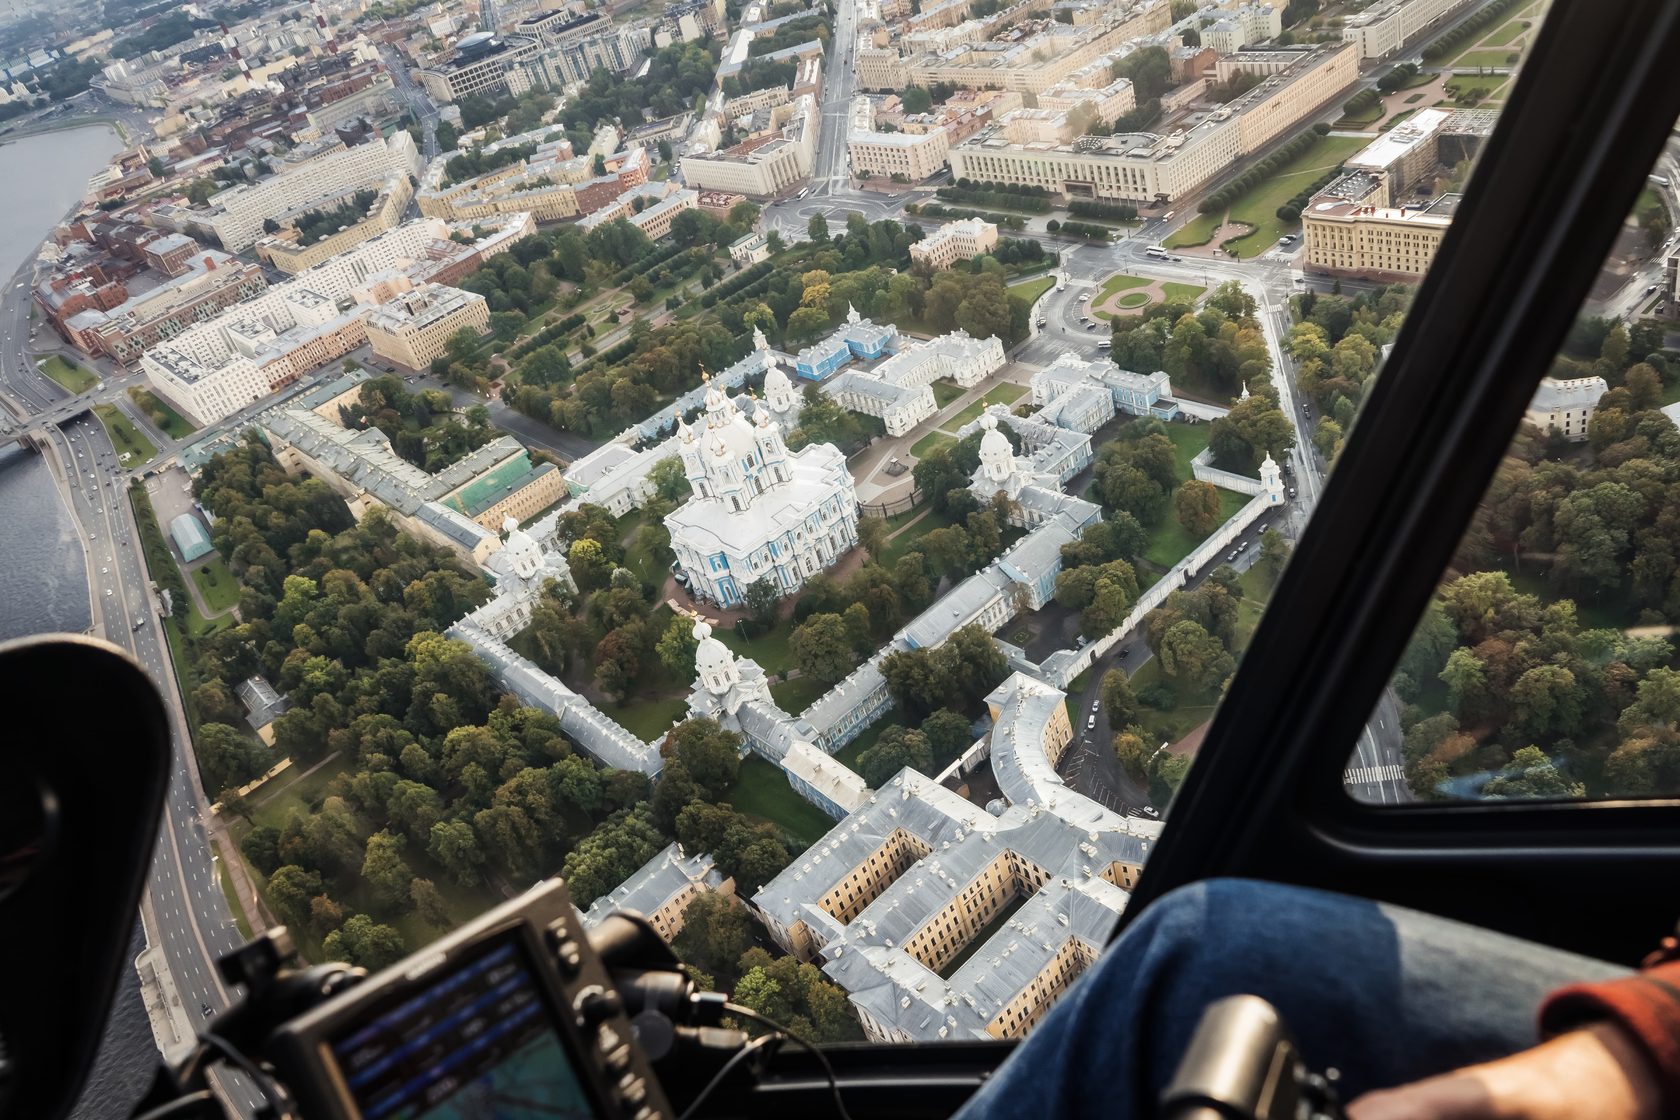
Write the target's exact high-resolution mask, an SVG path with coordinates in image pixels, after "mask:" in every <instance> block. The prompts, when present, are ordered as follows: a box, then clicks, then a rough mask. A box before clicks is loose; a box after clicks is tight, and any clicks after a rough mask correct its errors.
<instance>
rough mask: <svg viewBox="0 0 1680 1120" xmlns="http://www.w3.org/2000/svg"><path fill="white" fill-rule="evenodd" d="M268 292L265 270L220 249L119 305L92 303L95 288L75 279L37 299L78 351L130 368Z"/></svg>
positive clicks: (124, 290)
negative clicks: (227, 310)
mask: <svg viewBox="0 0 1680 1120" xmlns="http://www.w3.org/2000/svg"><path fill="white" fill-rule="evenodd" d="M175 236H180V235H178V234H177V235H175ZM182 240H188V239H186V238H183V239H182ZM188 243H189V244H191V241H190V240H188ZM267 287H268V279H267V277H266V276H264V274H263V270H262V269H261V268H260V267H259V266H257V265H255V264H249V263H247V262H245V261H242V260H239V259H237V258H235V257H230V256H228V255H227V254H226V253H223V252H221V251H220V250H218V249H201V250H199V252H198V253H197V255H195V256H194V258H193V261H192V265H191V267H189V268H188V270H187V271H186V272H183V273H181V274H180V275H178V276H173V277H171V278H170V279H168V280H166V281H164V282H163V283H160V284H157V285H155V286H152V287H149V288H139V287H138V286H136V287H135V289H134V291H133V294H132V295H130V294H129V291H130V289H129V286H127V285H121V286H119V288H118V292H119V293H120V296H121V297H122V298H119V299H116V300H113V301H109V302H106V301H98V302H96V301H95V300H93V299H92V298H89V297H90V293H92V291H93V287H92V285H91V284H90V283H89V282H88V281H87V280H86V279H85V278H81V277H74V276H72V277H71V278H69V279H68V282H67V283H66V285H65V286H64V287H62V288H58V287H57V286H56V281H48V282H46V283H45V284H43V285H42V288H38V289H37V290H36V294H35V298H36V302H37V303H38V304H40V306H41V307H42V309H43V310H44V311H45V312H46V314H47V317H48V320H49V321H50V322H51V323H52V324H53V326H54V328H55V329H57V330H58V332H59V333H60V334H61V335H63V336H64V338H65V340H66V341H67V342H69V343H70V344H71V345H72V346H74V347H76V348H77V349H79V350H81V351H82V352H84V353H87V354H94V355H104V356H105V357H108V358H111V359H113V360H115V361H118V362H122V363H123V364H125V365H126V364H129V363H131V362H135V361H138V360H139V358H140V355H141V354H143V353H144V352H145V351H146V350H148V349H150V348H151V347H153V346H156V345H158V344H159V343H160V342H163V341H165V340H166V339H169V338H172V337H174V336H175V335H177V334H180V333H181V332H182V331H184V330H186V329H187V328H189V327H191V326H192V325H193V324H194V323H198V322H201V321H203V320H204V319H207V318H211V317H213V316H215V315H216V314H217V313H219V312H220V311H222V310H223V309H225V308H227V307H231V306H233V305H234V304H237V303H241V302H243V301H245V300H248V299H253V298H255V297H257V296H259V295H261V294H262V293H263V292H264V290H266V289H267ZM43 289H46V290H45V291H43Z"/></svg>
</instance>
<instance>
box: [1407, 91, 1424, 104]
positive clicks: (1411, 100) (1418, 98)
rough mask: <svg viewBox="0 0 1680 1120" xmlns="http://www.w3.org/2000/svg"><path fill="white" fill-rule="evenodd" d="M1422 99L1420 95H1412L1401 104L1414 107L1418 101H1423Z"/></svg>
mask: <svg viewBox="0 0 1680 1120" xmlns="http://www.w3.org/2000/svg"><path fill="white" fill-rule="evenodd" d="M1423 97H1424V95H1423V94H1421V93H1414V94H1412V95H1411V96H1410V97H1408V98H1406V100H1405V101H1404V102H1403V104H1406V105H1416V104H1417V103H1418V102H1419V101H1422V100H1423Z"/></svg>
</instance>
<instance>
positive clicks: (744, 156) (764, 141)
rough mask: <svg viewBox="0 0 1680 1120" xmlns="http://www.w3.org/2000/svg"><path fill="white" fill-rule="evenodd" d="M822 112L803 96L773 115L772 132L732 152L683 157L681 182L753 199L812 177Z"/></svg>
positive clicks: (730, 149) (815, 102) (743, 143)
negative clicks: (812, 163)
mask: <svg viewBox="0 0 1680 1120" xmlns="http://www.w3.org/2000/svg"><path fill="white" fill-rule="evenodd" d="M820 119H821V113H820V112H819V111H818V109H817V101H816V98H814V97H812V96H811V95H810V94H805V95H802V96H801V97H799V98H798V99H797V100H795V101H793V102H791V103H790V104H787V105H778V106H776V107H775V108H773V109H772V110H771V111H770V128H769V129H767V130H766V131H764V132H762V133H760V134H758V135H757V136H752V137H749V138H748V139H746V140H743V141H742V142H741V143H739V144H736V145H735V146H734V147H733V148H725V149H723V150H722V151H718V152H712V153H709V154H706V155H693V156H683V157H682V175H683V181H684V182H686V183H687V184H688V185H689V186H691V187H694V188H695V189H697V190H709V191H734V192H735V193H736V194H744V195H748V196H750V197H753V198H765V197H768V196H770V195H773V194H777V193H779V192H781V191H783V190H786V189H787V188H788V187H791V186H793V185H794V184H795V183H798V182H800V181H801V180H803V179H804V178H805V177H806V176H808V175H810V174H811V158H812V155H813V153H814V152H815V151H816V146H817V129H818V127H819V122H820Z"/></svg>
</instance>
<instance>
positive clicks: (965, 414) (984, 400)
mask: <svg viewBox="0 0 1680 1120" xmlns="http://www.w3.org/2000/svg"><path fill="white" fill-rule="evenodd" d="M1026 395H1027V387H1026V386H1025V385H1014V384H1010V383H1008V382H1005V383H1004V384H1002V385H994V386H992V387H991V388H990V389H987V390H986V392H985V393H984V394H982V395H981V397H980V399H979V400H973V401H969V402H968V404H967V405H966V406H964V408H963V410H962V411H961V412H959V413H957V414H956V415H955V416H953V417H951V418H950V419H949V420H946V421H944V422H942V423H941V424H940V427H942V428H944V429H945V430H946V431H948V432H955V431H956V430H957V429H958V428H960V427H962V426H963V425H964V424H967V423H971V422H972V421H974V420H977V419H979V418H980V414H981V413H982V412H984V411H986V406H987V405H994V404H1014V403H1015V402H1016V401H1018V400H1020V399H1021V398H1022V397H1024V396H1026ZM917 446H920V444H919V443H918V445H917ZM910 450H911V452H912V453H913V454H916V455H920V454H921V452H919V451H917V450H916V448H914V447H912V448H911V449H910Z"/></svg>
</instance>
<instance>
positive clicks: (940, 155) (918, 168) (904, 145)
mask: <svg viewBox="0 0 1680 1120" xmlns="http://www.w3.org/2000/svg"><path fill="white" fill-rule="evenodd" d="M846 145H847V148H848V149H849V150H850V152H851V156H852V174H853V175H855V176H857V177H858V178H870V177H873V178H879V179H891V178H892V177H893V176H894V175H900V176H903V179H902V180H900V181H903V182H911V183H919V182H921V181H922V180H923V179H926V178H928V177H929V176H931V175H936V174H938V173H939V172H940V171H941V170H943V169H944V167H945V156H946V153H948V152H949V151H950V150H951V144H950V141H949V139H948V138H947V137H946V135H945V130H944V129H942V128H936V129H934V130H932V131H931V132H925V133H921V134H917V133H914V132H873V131H871V132H854V133H852V134H851V136H850V137H848V138H847V141H846Z"/></svg>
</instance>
